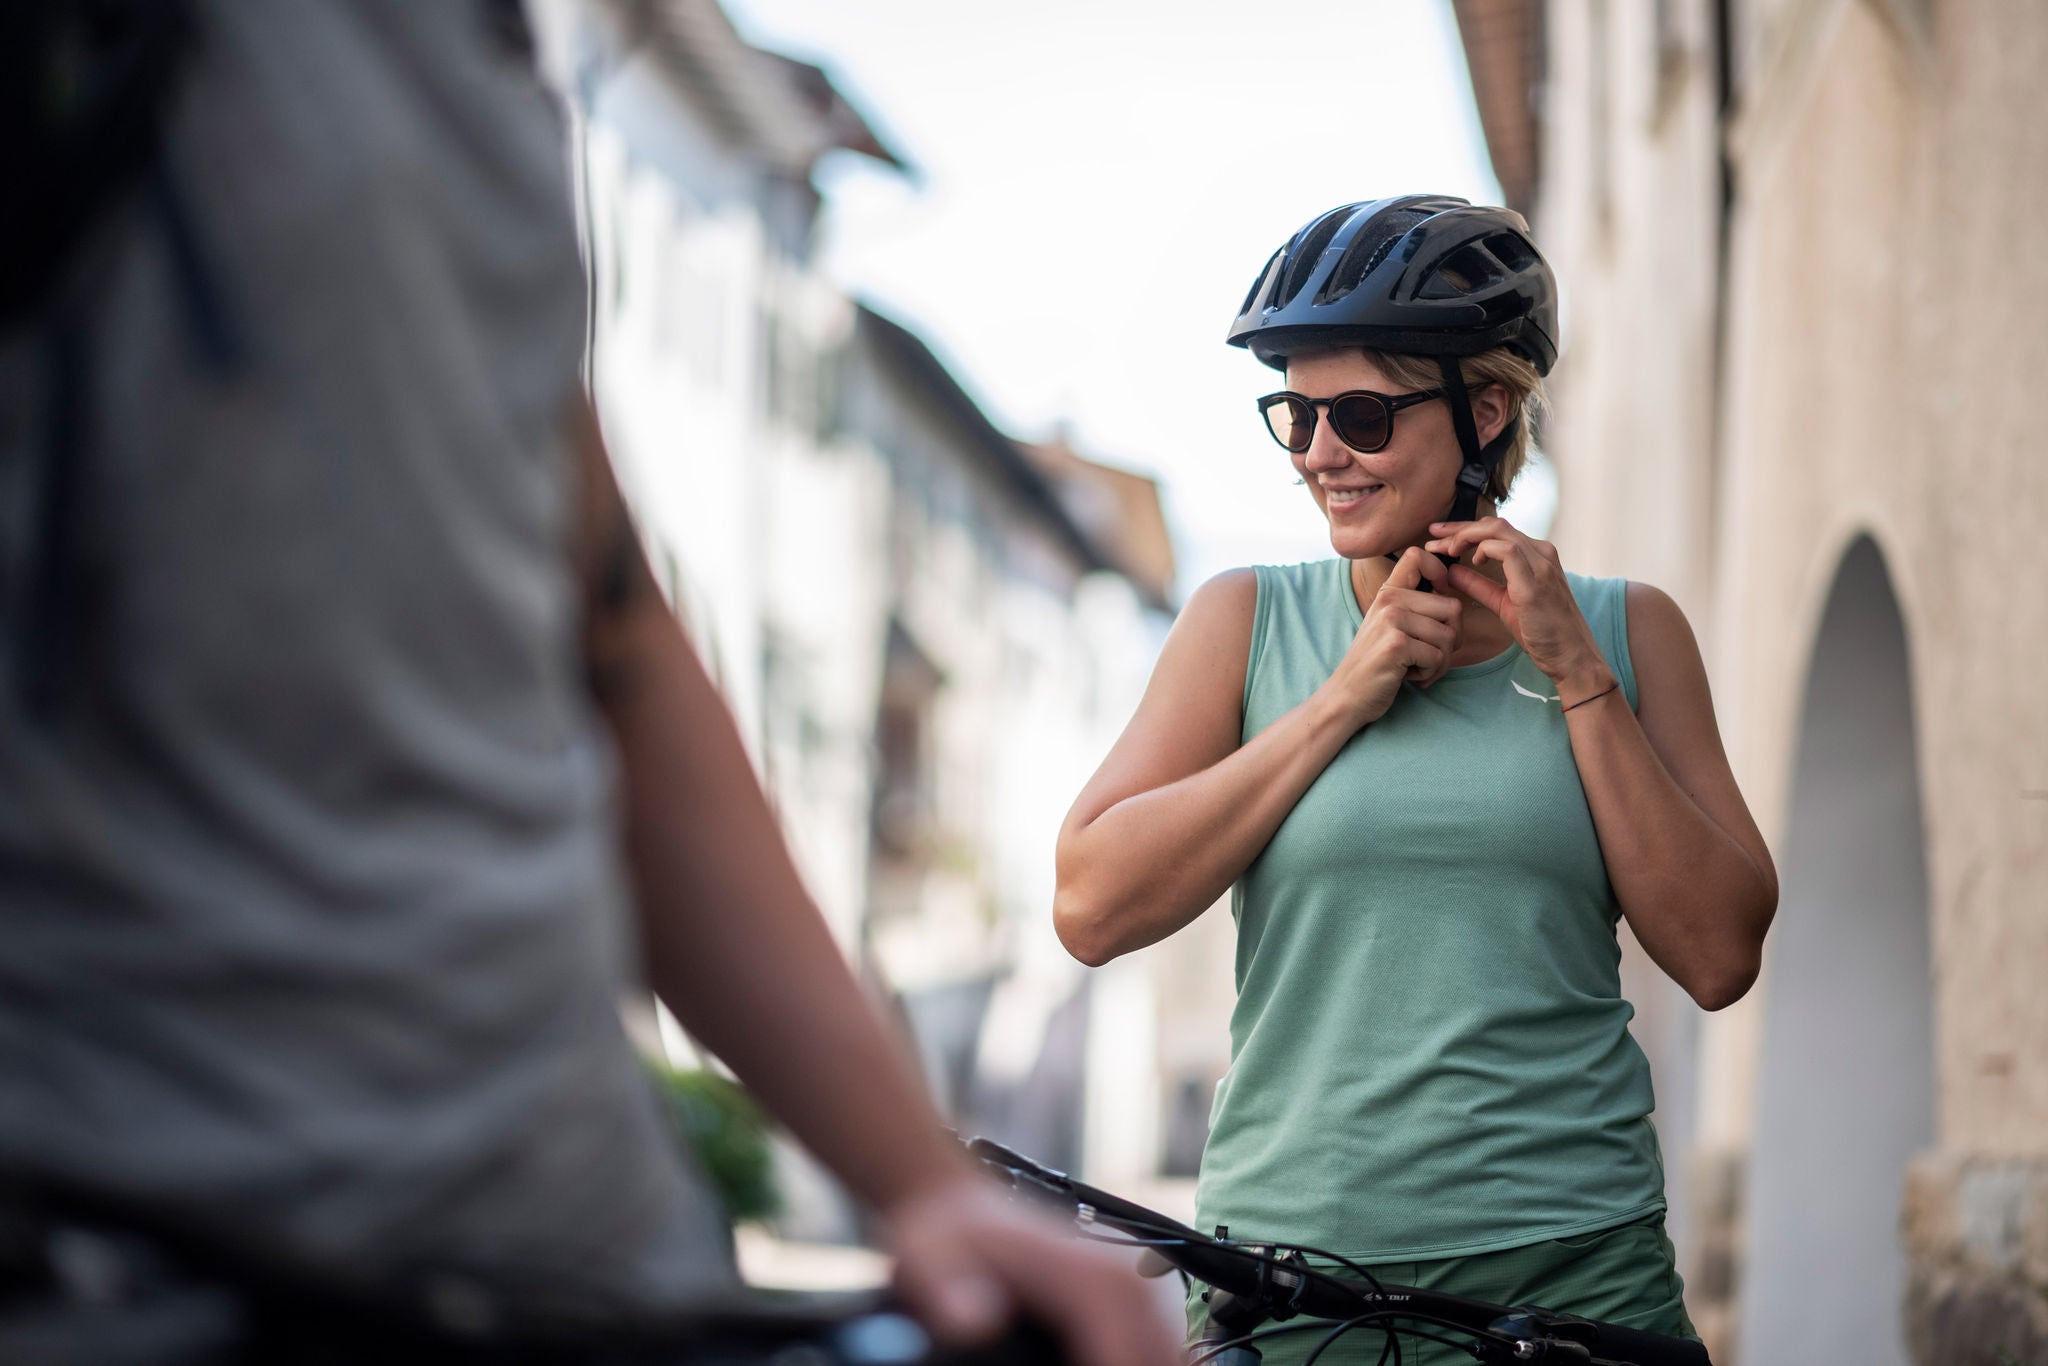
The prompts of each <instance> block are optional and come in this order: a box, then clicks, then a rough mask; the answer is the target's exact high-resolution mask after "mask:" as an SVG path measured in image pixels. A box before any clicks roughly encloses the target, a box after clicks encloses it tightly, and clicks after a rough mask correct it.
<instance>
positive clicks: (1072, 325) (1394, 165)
mask: <svg viewBox="0 0 2048 1366" xmlns="http://www.w3.org/2000/svg"><path fill="white" fill-rule="evenodd" d="M725 7H726V10H727V12H728V13H730V14H731V15H732V18H733V21H734V23H735V24H736V25H737V26H738V27H739V29H740V31H741V33H742V34H743V35H744V36H746V37H747V38H748V39H749V40H750V41H752V42H755V43H757V44H759V45H761V46H764V47H769V48H772V49H774V50H777V51H781V52H787V53H789V54H790V55H792V56H797V57H802V58H804V59H806V60H808V61H813V62H816V63H818V64H819V65H821V66H824V67H825V68H826V69H827V70H828V71H830V72H831V73H832V75H833V78H834V80H835V82H837V83H838V85H839V86H840V88H841V89H842V90H843V91H845V92H846V93H847V95H848V97H849V98H850V99H852V100H853V102H854V103H855V105H856V106H857V107H858V108H859V109H860V110H861V111H862V113H863V114H864V115H866V116H867V117H868V118H869V119H870V121H871V122H872V123H873V124H874V126H875V127H876V128H877V130H878V131H879V132H880V133H881V135H882V137H883V139H884V140H885V141H886V142H888V143H890V144H891V146H892V147H893V148H894V149H895V150H896V151H897V152H898V153H899V154H900V155H902V156H903V157H905V159H906V160H908V161H910V162H911V163H913V165H915V166H916V168H917V169H918V171H919V173H920V175H919V178H918V181H917V183H915V184H913V183H908V182H906V181H904V180H903V179H902V178H901V177H898V176H895V175H894V174H893V173H890V172H888V171H887V170H886V169H884V168H880V167H878V166H877V165H876V164H875V163H873V162H871V161H868V160H867V159H865V158H861V157H855V156H852V155H850V154H840V155H837V156H835V157H834V158H832V159H830V160H828V162H827V163H826V165H825V166H824V167H823V168H821V170H820V175H819V184H820V185H821V187H822V188H823V189H824V190H825V192H826V194H827V197H828V201H829V208H828V217H827V221H826V224H825V238H824V241H825V248H824V261H825V266H826V269H827V270H828V271H829V272H830V273H831V274H832V276H833V277H834V278H836V279H837V280H839V281H840V282H841V283H842V284H843V285H844V286H845V287H846V288H847V289H849V290H850V291H851V292H853V293H855V294H857V295H860V296H861V297H863V298H865V299H866V300H868V301H869V302H871V303H873V304H874V305H875V306H876V307H877V308H879V309H881V310H882V311H883V312H886V313H888V314H890V315H892V316H894V317H896V318H898V319H899V320H901V321H903V322H904V323H906V324H908V325H909V326H911V327H913V328H914V329H916V330H917V331H918V332H919V334H920V335H922V336H923V337H924V338H925V340H926V341H927V342H929V343H930V344H931V345H932V346H933V347H934V349H935V350H937V351H938V352H939V354H940V355H941V356H943V357H944V358H946V359H947V361H948V362H949V363H950V364H951V366H952V368H953V371H954V374H955V375H956V376H957V377H958V378H959V379H960V381H961V382H962V383H963V384H964V385H965V386H966V388H967V389H968V391H969V392H970V393H972V394H974V395H975V396H976V397H977V398H979V399H980V400H981V401H982V403H983V405H984V407H985V408H986V409H987V411H988V412H989V413H990V415H991V416H993V417H994V418H995V419H996V421H997V422H998V423H1000V424H1002V425H1003V426H1004V427H1006V428H1007V429H1008V430H1010V431H1011V432H1013V433H1015V434H1017V435H1019V436H1022V437H1025V438H1027V439H1028V438H1034V437H1040V436H1043V435H1046V434H1048V433H1050V432H1051V431H1053V430H1054V428H1055V427H1056V425H1057V424H1059V423H1060V422H1062V421H1066V422H1068V423H1070V424H1071V431H1072V436H1073V439H1074V441H1075V444H1076V446H1077V447H1078V448H1079V449H1080V450H1081V451H1082V453H1083V454H1086V455H1090V456H1092V457H1094V458H1097V459H1102V460H1106V461H1109V462H1111V463H1115V464H1122V465H1127V466H1130V467H1132V468H1135V469H1141V470H1144V471H1146V472H1147V473H1151V474H1154V475H1157V476H1158V477H1159V478H1160V479H1161V481H1162V483H1163V486H1164V493H1165V497H1166V504H1167V514H1168V517H1169V519H1170V520H1171V522H1172V524H1173V526H1174V530H1175V532H1176V539H1177V542H1178V547H1179V551H1180V556H1181V582H1182V587H1183V590H1184V591H1185V590H1186V589H1190V588H1192V587H1193V586H1194V585H1195V584H1196V583H1199V582H1200V581H1201V580H1202V579H1204V578H1206V577H1208V576H1209V575H1210V574H1213V573H1215V572H1217V571H1218V570H1221V569H1224V568H1228V567H1230V566H1232V565H1240V564H1247V563H1251V562H1253V561H1266V562H1285V561H1291V560H1300V559H1308V558H1314V557H1317V556H1320V555H1327V554H1328V553H1329V542H1328V540H1327V539H1326V537H1325V535H1324V531H1323V523H1322V519H1321V516H1320V514H1319V513H1318V512H1317V511H1316V509H1315V507H1314V504H1313V503H1312V502H1310V500H1309V497H1308V494H1307V493H1306V492H1305V491H1304V490H1302V489H1300V488H1298V487H1296V486H1295V483H1294V477H1295V476H1294V472H1293V469H1292V468H1291V466H1290V465H1289V463H1288V460H1287V456H1286V454H1285V453H1284V452H1283V451H1281V449H1280V448H1279V447H1278V446H1276V445H1274V444H1273V442H1272V439H1271V438H1270V437H1268V436H1267V435H1266V433H1265V431H1264V429H1263V428H1262V427H1261V426H1260V425H1259V420H1258V416H1257V413H1256V412H1255V411H1254V408H1253V404H1252V400H1253V399H1254V398H1255V397H1257V396H1258V395H1259V394H1262V393H1267V392H1269V391H1271V390H1272V389H1273V388H1276V387H1278V386H1277V382H1276V377H1275V375H1274V372H1272V371H1270V370H1267V369H1266V368H1265V367H1264V366H1262V365H1260V364H1259V363H1258V362H1257V361H1255V360H1253V359H1252V358H1251V357H1250V356H1249V355H1247V354H1246V353H1245V352H1244V351H1242V350H1240V349H1238V348H1236V347H1231V346H1226V345H1225V344H1224V342H1223V334H1224V330H1225V328H1226V326H1227V325H1228V323H1229V321H1230V319H1231V317H1232V315H1233V314H1234V313H1235V312H1236V310H1237V306H1238V304H1239V303H1240V302H1241V301H1242V299H1243V297H1244V294H1245V291H1246V290H1247V289H1249V288H1250V286H1251V282H1252V277H1253V276H1254V275H1255V274H1256V273H1257V272H1258V269H1259V267H1260V266H1261V265H1263V264H1264V262H1265V260H1266V258H1267V257H1268V256H1269V255H1270V254H1271V253H1272V251H1273V250H1274V248H1276V247H1278V246H1279V245H1280V244H1281V242H1283V241H1284V240H1286V238H1287V237H1288V236H1289V235H1290V234H1291V233H1293V231H1294V230H1295V229H1296V228H1297V227H1299V226H1300V225H1301V224H1302V223H1303V222H1305V221H1307V220H1308V219H1309V218H1311V217H1313V216H1314V215H1316V214H1317V213H1319V212H1321V211H1322V210H1324V209H1327V208H1329V207H1331V206H1333V205H1336V204H1341V203H1344V202H1346V201H1349V200H1355V199H1370V198H1377V197H1379V196H1382V195H1389V194H1405V193H1410V192H1414V191H1422V190H1428V191H1434V192H1448V193H1451V194H1457V195H1462V196H1464V197H1466V198H1468V199H1472V200H1475V201H1489V202H1495V203H1497V202H1499V190H1498V188H1497V187H1496V185H1495V183H1494V180H1493V175H1492V171H1491V170H1490V168H1489V167H1488V165H1487V162H1486V156H1485V150H1484V145H1483V143H1482V141H1481V137H1480V133H1479V127H1478V118H1477V115H1476V114H1475V113H1474V111H1473V108H1472V103H1471V98H1470V94H1469V87H1468V86H1467V84H1466V74H1465V67H1464V57H1463V53H1462V51H1461V50H1460V49H1459V47H1458V39H1457V30H1456V25H1455V22H1454V21H1453V19H1452V17H1451V9H1450V4H1449V2H1448V0H1289V3H1286V4H1284V5H1282V4H1260V3H1248V2H1247V0H1235V2H1234V3H1222V2H1221V0H1179V3H1163V2H1161V0H1040V3H1037V4H1032V5H988V4H978V3H962V0H862V3H859V4H849V3H847V0H725ZM1283 17H1284V21H1283ZM1545 473H1547V471H1546V472H1545ZM1538 482H1539V481H1537V480H1532V479H1529V478H1527V477H1525V479H1524V484H1525V485H1528V484H1535V483H1538ZM1530 492H1531V493H1533V494H1534V495H1535V496H1534V497H1528V498H1524V499H1518V501H1521V502H1523V503H1524V507H1523V508H1522V509H1521V513H1522V515H1520V516H1518V517H1517V520H1518V521H1523V522H1524V523H1525V524H1529V523H1532V522H1537V521H1539V520H1540V522H1541V523H1542V524H1544V525H1547V523H1548V515H1547V507H1548V503H1549V501H1550V495H1549V489H1548V486H1547V485H1546V486H1544V487H1543V488H1538V489H1532V490H1530ZM1537 504H1540V505H1541V506H1535V505H1537Z"/></svg>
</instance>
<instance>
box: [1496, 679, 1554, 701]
mask: <svg viewBox="0 0 2048 1366" xmlns="http://www.w3.org/2000/svg"><path fill="white" fill-rule="evenodd" d="M1508 682H1510V683H1514V684H1515V691H1516V692H1518V693H1520V694H1521V695H1522V696H1524V697H1533V698H1535V699H1536V700H1537V701H1538V702H1556V701H1559V700H1561V699H1559V698H1556V697H1545V696H1544V695H1543V694H1542V693H1540V692H1530V691H1529V690H1528V689H1527V688H1525V687H1523V686H1522V685H1521V684H1519V683H1515V680H1514V679H1512V678H1510V679H1509V680H1508Z"/></svg>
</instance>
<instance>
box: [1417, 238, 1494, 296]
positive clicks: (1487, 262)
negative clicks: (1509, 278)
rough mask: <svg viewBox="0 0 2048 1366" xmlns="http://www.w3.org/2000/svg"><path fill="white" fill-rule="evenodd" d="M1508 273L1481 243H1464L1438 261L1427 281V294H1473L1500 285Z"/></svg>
mask: <svg viewBox="0 0 2048 1366" xmlns="http://www.w3.org/2000/svg"><path fill="white" fill-rule="evenodd" d="M1503 278H1504V277H1503V276H1502V274H1501V268H1500V265H1499V264H1498V263H1497V262H1495V261H1494V259H1493V258H1492V257H1491V256H1488V255H1487V254H1486V253H1485V252H1483V251H1481V250H1480V249H1479V248H1478V247H1477V246H1467V247H1460V248H1458V249H1457V250H1456V251H1454V252H1452V253H1451V254H1450V255H1449V256H1446V257H1445V258H1444V259H1443V260H1441V261H1439V262H1437V265H1436V269H1435V270H1433V271H1431V272H1430V277H1429V280H1428V282H1427V283H1426V284H1424V286H1423V289H1422V294H1423V297H1424V298H1431V299H1443V298H1449V297H1452V296H1454V295H1459V294H1470V293H1473V292H1474V291H1475V290H1481V289H1485V288H1486V287H1487V286H1488V285H1497V284H1499V283H1500V282H1501V280H1502V279H1503Z"/></svg>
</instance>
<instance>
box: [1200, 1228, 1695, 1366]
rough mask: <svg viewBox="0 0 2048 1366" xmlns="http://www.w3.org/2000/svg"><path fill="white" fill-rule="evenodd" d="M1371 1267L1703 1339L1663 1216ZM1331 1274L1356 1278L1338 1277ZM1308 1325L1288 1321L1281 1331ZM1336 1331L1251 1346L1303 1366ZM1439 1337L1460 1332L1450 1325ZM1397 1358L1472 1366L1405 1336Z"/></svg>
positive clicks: (1375, 1344) (1326, 1356)
mask: <svg viewBox="0 0 2048 1366" xmlns="http://www.w3.org/2000/svg"><path fill="white" fill-rule="evenodd" d="M1312 1260H1313V1259H1312ZM1316 1264H1317V1265H1324V1263H1321V1262H1317V1263H1316ZM1369 1269H1370V1270H1371V1271H1372V1273H1373V1275H1375V1276H1377V1277H1379V1278H1380V1279H1381V1280H1383V1281H1387V1282H1390V1283H1394V1284H1399V1285H1411V1286H1415V1287H1416V1288H1418V1289H1422V1290H1436V1291H1440V1292H1442V1293H1444V1294H1446V1295H1463V1296H1465V1297H1466V1298H1468V1299H1475V1300H1491V1301H1492V1302H1493V1303H1495V1304H1505V1305H1540V1306H1541V1307H1543V1308H1545V1309H1559V1310H1563V1311H1565V1312H1566V1313H1571V1314H1580V1315H1583V1316H1584V1317H1586V1318H1589V1319H1600V1320H1602V1321H1603V1322H1606V1323H1614V1324H1619V1325H1621V1326H1622V1327H1624V1328H1637V1329H1641V1330H1642V1331H1643V1332H1646V1333H1664V1334H1668V1335H1669V1336H1671V1337H1678V1338H1690V1339H1692V1340H1694V1341H1698V1340H1699V1334H1698V1333H1696V1332H1695V1331H1693V1326H1692V1320H1691V1319H1689V1318H1687V1317H1686V1314H1685V1285H1684V1283H1683V1282H1682V1281H1681V1280H1680V1279H1679V1276H1678V1268H1677V1267H1676V1266H1675V1265H1674V1264H1673V1260H1672V1252H1671V1240H1670V1239H1669V1238H1666V1237H1665V1236H1664V1215H1663V1212H1662V1211H1659V1212H1658V1213H1655V1214H1652V1215H1649V1216H1647V1217H1646V1218H1642V1219H1638V1220H1636V1221H1635V1222H1634V1223H1629V1224H1621V1225H1619V1226H1617V1227H1615V1228H1608V1229H1601V1230H1599V1231H1598V1232H1594V1233H1579V1234H1574V1235H1572V1236H1571V1237H1569V1238H1552V1239H1550V1240H1548V1241H1547V1242H1541V1243H1530V1244H1528V1245H1527V1246H1525V1247H1511V1248H1505V1249H1503V1250H1501V1251H1499V1252H1481V1253H1476V1254H1474V1255H1472V1256H1470V1257H1444V1258H1439V1259H1437V1260H1435V1261H1427V1262H1379V1263H1374V1264H1370V1267H1369ZM1335 1274H1337V1275H1338V1276H1340V1277H1341V1278H1343V1279H1346V1280H1355V1279H1356V1278H1355V1277H1353V1276H1350V1275H1349V1274H1347V1273H1344V1272H1342V1271H1339V1272H1336V1273H1335ZM1203 1288H1204V1287H1203V1286H1202V1285H1201V1284H1200V1283H1199V1282H1197V1283H1196V1285H1195V1286H1194V1288H1193V1290H1192V1292H1191V1293H1190V1294H1189V1296H1188V1335H1189V1337H1190V1339H1192V1338H1193V1337H1194V1336H1195V1335H1197V1334H1199V1333H1200V1332H1201V1330H1202V1323H1203V1320H1204V1316H1205V1312H1206V1311H1205V1309H1204V1306H1203V1305H1202V1302H1201V1299H1200V1295H1201V1291H1202V1290H1203ZM1308 1322H1309V1321H1307V1320H1299V1319H1290V1320H1288V1323H1287V1325H1286V1326H1288V1327H1290V1328H1291V1327H1292V1325H1293V1324H1295V1323H1308ZM1269 1326H1273V1327H1279V1326H1282V1325H1269ZM1333 1327H1335V1325H1334V1324H1331V1323H1328V1322H1326V1321H1323V1320H1314V1321H1313V1326H1311V1327H1303V1328H1302V1329H1301V1330H1300V1331H1298V1332H1297V1331H1290V1332H1287V1333H1282V1334H1279V1335H1277V1336H1275V1337H1271V1338H1266V1339H1263V1340H1261V1341H1259V1342H1257V1343H1255V1344H1253V1345H1254V1346H1256V1347H1258V1349H1259V1350H1260V1351H1261V1352H1262V1353H1263V1354H1264V1357H1265V1366H1299V1363H1300V1362H1301V1361H1302V1360H1303V1359H1304V1358H1305V1357H1307V1356H1308V1354H1309V1352H1310V1351H1311V1350H1312V1349H1313V1348H1314V1347H1315V1345H1316V1344H1317V1343H1318V1342H1321V1341H1322V1340H1323V1338H1324V1337H1325V1336H1326V1335H1327V1334H1328V1333H1329V1331H1330V1330H1331V1329H1332V1328H1333ZM1436 1331H1441V1332H1442V1333H1444V1334H1445V1336H1452V1337H1454V1336H1456V1330H1454V1329H1448V1328H1446V1329H1441V1330H1436ZM1385 1341H1386V1339H1385V1335H1384V1334H1383V1333H1381V1332H1379V1331H1378V1330H1367V1329H1364V1328H1355V1329H1352V1330H1351V1331H1350V1332H1348V1333H1346V1334H1344V1336H1343V1337H1341V1338H1339V1339H1338V1340H1337V1341H1336V1342H1334V1343H1332V1344H1331V1346H1330V1348H1329V1350H1328V1351H1325V1352H1324V1353H1323V1354H1322V1356H1320V1357H1319V1358H1317V1366H1373V1364H1374V1363H1375V1362H1377V1361H1378V1360H1379V1358H1380V1349H1381V1348H1382V1346H1384V1345H1385ZM1388 1359H1389V1360H1390V1361H1391V1360H1392V1358H1391V1357H1389V1358H1388ZM1401 1361H1402V1366H1471V1361H1472V1358H1471V1357H1470V1356H1468V1355H1467V1354H1465V1353H1464V1352H1462V1351H1459V1350H1455V1349H1453V1348H1450V1347H1445V1346H1441V1345H1439V1344H1437V1343H1434V1342H1430V1341H1427V1340H1425V1339H1422V1338H1415V1337H1411V1336H1410V1335H1409V1334H1407V1333H1405V1332H1404V1333H1402V1334H1401Z"/></svg>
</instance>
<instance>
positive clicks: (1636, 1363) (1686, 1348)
mask: <svg viewBox="0 0 2048 1366" xmlns="http://www.w3.org/2000/svg"><path fill="white" fill-rule="evenodd" d="M1590 1326H1591V1327H1592V1328H1593V1330H1594V1332H1593V1334H1592V1337H1591V1339H1590V1340H1589V1341H1586V1344H1585V1345H1586V1346H1587V1347H1588V1348H1589V1349H1590V1350H1591V1351H1592V1353H1593V1360H1594V1361H1596V1362H1608V1363H1611V1366H1714V1364H1713V1362H1711V1361H1710V1360H1708V1359H1707V1349H1706V1348H1705V1347H1703V1346H1701V1345H1700V1344H1699V1343H1697V1342H1687V1341H1686V1340H1685V1339H1683V1338H1672V1337H1665V1336H1664V1335H1663V1334H1661V1333H1644V1332H1640V1331H1638V1330H1637V1329H1634V1328H1621V1327H1617V1326H1616V1325H1614V1324H1611V1323H1595V1324H1592V1325H1590Z"/></svg>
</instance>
